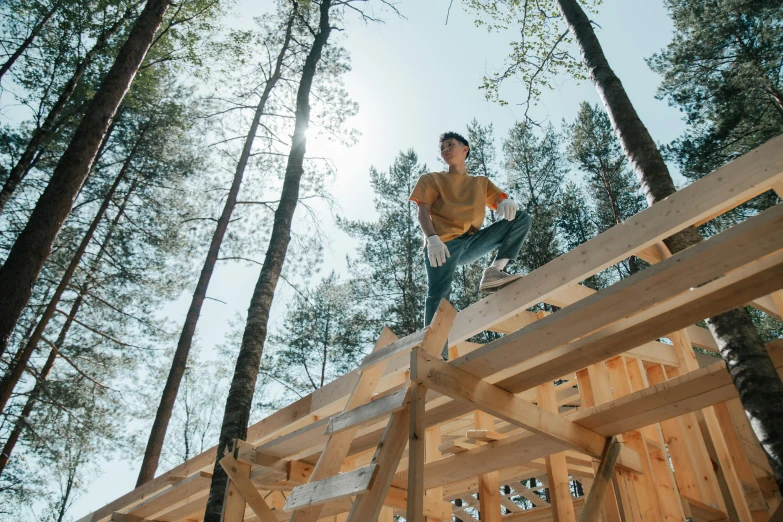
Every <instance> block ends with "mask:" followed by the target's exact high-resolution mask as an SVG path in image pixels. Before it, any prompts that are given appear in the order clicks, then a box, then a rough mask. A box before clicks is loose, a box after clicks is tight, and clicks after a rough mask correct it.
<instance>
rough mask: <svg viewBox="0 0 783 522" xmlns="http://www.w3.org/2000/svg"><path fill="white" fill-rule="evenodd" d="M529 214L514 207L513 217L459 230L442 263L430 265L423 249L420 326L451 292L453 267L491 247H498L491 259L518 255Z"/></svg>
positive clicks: (466, 263)
mask: <svg viewBox="0 0 783 522" xmlns="http://www.w3.org/2000/svg"><path fill="white" fill-rule="evenodd" d="M530 224H531V220H530V215H529V214H528V213H527V212H525V211H524V210H522V209H519V210H518V211H517V215H516V217H515V218H514V220H513V221H508V220H507V219H503V220H501V221H496V222H495V223H492V224H491V225H490V226H488V227H487V228H482V229H481V230H479V231H478V232H476V233H475V234H471V235H468V234H462V235H461V236H459V237H457V238H454V239H452V240H451V241H447V242H446V248H448V249H449V254H450V257H448V258H447V259H446V264H444V265H441V266H436V267H432V266H430V262H429V259H427V252H426V251H425V252H424V266H425V267H427V300H426V301H425V304H424V326H428V325H429V324H430V323H431V322H432V318H433V317H434V316H435V311H436V310H437V309H438V305H439V304H440V300H441V299H443V298H444V297H445V298H446V299H448V298H449V296H450V295H451V282H452V281H453V280H454V271H455V270H456V269H457V267H458V266H460V265H468V264H470V263H472V262H474V261H476V260H478V259H480V258H481V257H482V256H485V255H487V254H488V253H489V252H491V251H492V250H494V249H496V248H498V247H500V248H498V253H497V254H496V255H495V259H496V260H497V259H509V260H511V261H514V260H515V259H516V258H517V256H518V255H519V251H520V249H521V248H522V243H523V242H524V241H525V238H526V237H527V234H528V232H530Z"/></svg>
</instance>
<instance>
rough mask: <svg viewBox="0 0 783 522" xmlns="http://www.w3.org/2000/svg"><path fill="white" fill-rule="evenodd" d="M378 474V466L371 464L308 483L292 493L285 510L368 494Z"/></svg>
mask: <svg viewBox="0 0 783 522" xmlns="http://www.w3.org/2000/svg"><path fill="white" fill-rule="evenodd" d="M377 472H378V466H377V465H376V464H370V465H369V466H364V467H361V468H359V469H355V470H353V471H349V472H347V473H340V474H339V475H334V476H331V477H327V478H325V479H321V480H319V481H316V482H308V483H307V484H305V485H303V486H299V487H297V488H294V490H293V491H291V494H290V495H288V499H287V500H286V502H285V508H284V510H285V511H293V510H295V509H300V508H303V507H308V506H315V505H319V504H325V503H327V502H332V501H335V500H339V499H341V498H346V497H352V496H354V495H361V494H362V493H367V492H368V491H369V490H370V486H372V481H373V480H374V479H375V474H376V473H377Z"/></svg>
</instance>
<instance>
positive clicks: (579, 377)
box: [576, 363, 623, 522]
mask: <svg viewBox="0 0 783 522" xmlns="http://www.w3.org/2000/svg"><path fill="white" fill-rule="evenodd" d="M576 382H577V386H579V396H580V398H581V399H582V406H583V407H584V408H592V407H593V406H596V405H598V404H603V403H605V402H608V401H610V400H612V392H611V390H610V389H609V377H608V375H606V366H605V365H604V364H603V363H598V364H592V365H590V366H588V367H587V368H585V369H583V370H579V371H578V372H576ZM599 466H600V463H597V462H595V461H593V470H594V471H595V473H596V476H597V474H598V467H599ZM597 520H598V519H597ZM600 520H604V521H606V522H623V518H622V516H621V515H620V506H619V505H618V497H617V495H616V494H615V490H614V483H613V481H612V484H610V485H609V486H608V489H607V491H606V493H604V501H603V506H602V509H601V516H600Z"/></svg>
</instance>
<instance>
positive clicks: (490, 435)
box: [465, 430, 505, 442]
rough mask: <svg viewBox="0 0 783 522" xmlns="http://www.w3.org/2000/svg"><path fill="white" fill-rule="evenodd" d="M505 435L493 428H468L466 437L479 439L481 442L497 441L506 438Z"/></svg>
mask: <svg viewBox="0 0 783 522" xmlns="http://www.w3.org/2000/svg"><path fill="white" fill-rule="evenodd" d="M504 437H505V435H503V434H502V433H498V432H496V431H493V430H468V431H467V432H466V433H465V438H468V439H473V440H477V441H480V442H495V441H496V440H500V439H502V438H504Z"/></svg>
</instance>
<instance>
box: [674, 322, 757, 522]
mask: <svg viewBox="0 0 783 522" xmlns="http://www.w3.org/2000/svg"><path fill="white" fill-rule="evenodd" d="M670 338H671V340H672V342H673V344H674V346H675V348H677V350H676V353H677V356H678V359H679V362H680V369H681V370H682V371H689V372H691V371H695V370H698V369H699V363H698V362H697V361H696V355H695V354H694V353H693V345H692V344H691V341H690V338H689V337H688V334H687V332H685V331H684V330H682V331H679V332H675V333H673V334H671V335H670ZM696 418H697V419H698V422H699V427H700V428H701V431H702V436H703V437H704V443H705V444H706V446H707V451H708V453H709V454H710V457H711V458H712V459H713V460H714V461H715V463H716V464H717V469H716V475H717V476H718V484H719V485H720V486H721V491H722V493H723V497H724V500H725V502H726V509H727V512H728V514H729V517H730V518H732V511H734V512H735V513H736V520H738V521H739V522H753V516H752V515H751V514H750V508H749V507H748V502H747V500H746V499H745V493H744V489H743V486H742V483H741V482H740V480H739V478H738V477H737V471H736V469H734V463H733V462H732V460H731V456H730V455H729V449H728V446H727V445H726V440H725V438H724V436H723V433H722V432H721V428H720V424H719V423H718V417H717V415H716V414H715V410H714V409H713V408H712V407H708V408H704V409H703V410H701V411H700V412H697V413H696Z"/></svg>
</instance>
